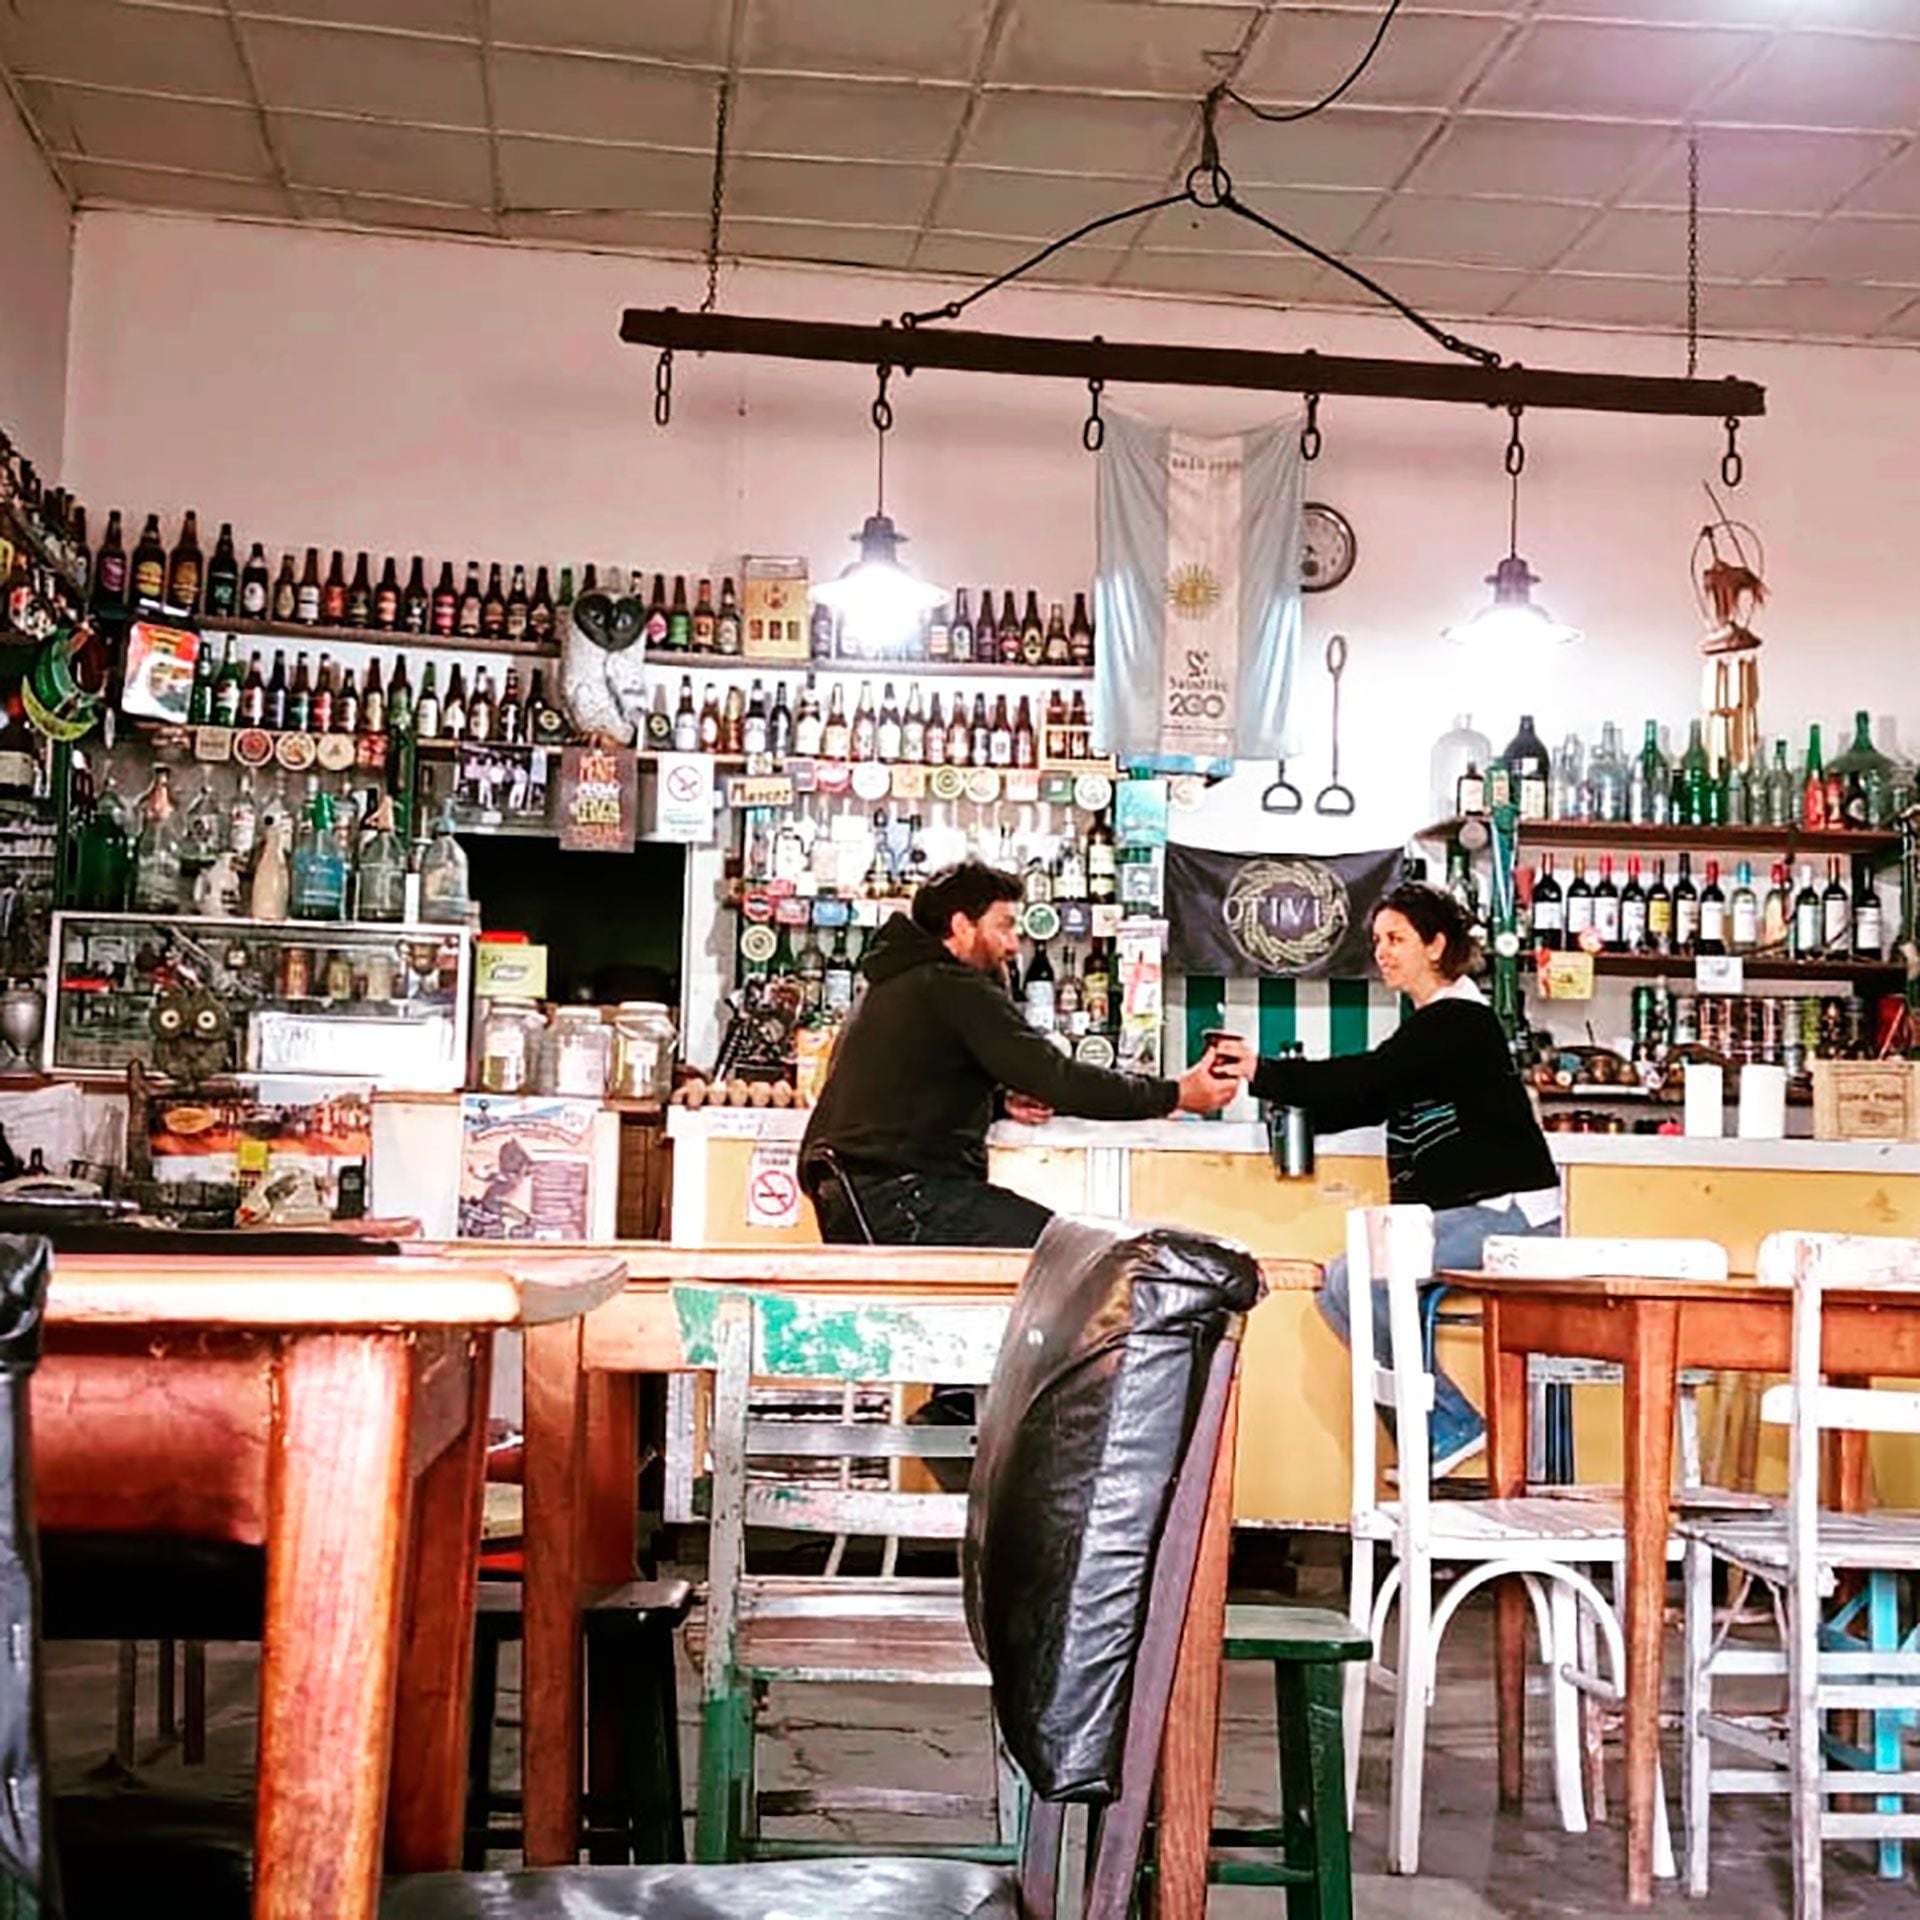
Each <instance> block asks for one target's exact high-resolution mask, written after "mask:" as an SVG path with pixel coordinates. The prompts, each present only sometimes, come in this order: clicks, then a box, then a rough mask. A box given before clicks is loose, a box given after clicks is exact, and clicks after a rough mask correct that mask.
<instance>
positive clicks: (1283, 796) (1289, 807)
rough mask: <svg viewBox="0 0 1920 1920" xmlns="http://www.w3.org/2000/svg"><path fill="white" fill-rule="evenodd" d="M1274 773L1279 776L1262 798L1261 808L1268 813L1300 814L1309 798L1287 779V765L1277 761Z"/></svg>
mask: <svg viewBox="0 0 1920 1920" xmlns="http://www.w3.org/2000/svg"><path fill="white" fill-rule="evenodd" d="M1273 764H1274V772H1275V774H1276V775H1278V778H1277V779H1275V780H1274V781H1273V782H1272V783H1271V784H1270V785H1269V786H1268V788H1267V790H1266V792H1265V793H1263V794H1262V795H1261V796H1260V805H1261V808H1262V809H1263V810H1264V811H1265V812H1267V813H1298V812H1299V811H1300V809H1301V808H1302V807H1304V806H1305V805H1306V804H1307V796H1306V795H1305V794H1304V793H1302V792H1301V791H1300V789H1299V788H1298V787H1296V786H1295V785H1294V784H1293V782H1292V781H1291V780H1289V779H1288V778H1287V763H1286V762H1285V761H1284V760H1276V761H1275V762H1274V763H1273Z"/></svg>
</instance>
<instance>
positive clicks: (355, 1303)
mask: <svg viewBox="0 0 1920 1920" xmlns="http://www.w3.org/2000/svg"><path fill="white" fill-rule="evenodd" d="M623 1277H624V1269H623V1267H622V1264H621V1262H619V1261H618V1260H617V1259H613V1258H611V1257H609V1256H607V1255H605V1254H600V1255H597V1256H585V1257H582V1256H575V1257H572V1258H558V1259H556V1258H553V1257H551V1256H545V1255H541V1254H537V1253H527V1254H522V1253H520V1252H518V1251H508V1250H506V1249H502V1248H494V1249H492V1250H491V1251H490V1256H489V1257H488V1258H486V1259H483V1260H472V1259H466V1258H462V1259H449V1258H444V1257H440V1256H437V1255H434V1254H431V1253H419V1254H408V1255H390V1256H386V1257H380V1256H375V1255H368V1254H361V1253H354V1252H345V1253H341V1254H334V1253H331V1252H329V1253H325V1254H316V1255H311V1256H302V1257H298V1258H284V1257H283V1258H248V1257H246V1256H245V1255H244V1254H241V1253H239V1252H237V1251H236V1253H235V1254H234V1255H232V1256H221V1257H197V1256H185V1255H165V1254H154V1255H147V1254H141V1255H100V1254H65V1255H61V1256H59V1257H58V1258H57V1259H56V1262H55V1268H54V1277H53V1285H52V1290H51V1292H50V1294H49V1297H48V1305H47V1334H46V1343H45V1350H44V1355H43V1358H42V1360H41V1362H40V1366H39V1369H38V1371H37V1372H36V1374H35V1376H34V1381H33V1401H32V1407H33V1445H34V1465H35V1478H36V1505H37V1513H38V1518H39V1522H40V1524H41V1526H42V1527H45V1528H49V1529H54V1528H70V1529H84V1530H92V1531H105V1532H145V1533H166V1534H175V1535H182V1536H187V1537H192V1538H198V1539H217V1540H229V1541H239V1542H242V1543H245V1544H250V1545H262V1546H264V1547H265V1549H266V1566H267V1591H266V1618H265V1622H264V1625H263V1630H262V1635H261V1657H260V1745H259V1767H258V1801H257V1807H256V1812H255V1823H254V1844H255V1860H254V1891H253V1911H254V1913H255V1915H256V1916H258V1917H259V1920H371V1916H372V1915H373V1914H374V1912H375V1910H376V1907H377V1905H378V1899H379V1882H380V1875H381V1854H382V1846H381V1841H382V1828H383V1822H384V1825H385V1834H386V1859H387V1863H388V1865H389V1866H390V1867H391V1868H393V1869H394V1870H396V1871H421V1870H426V1869H430V1868H445V1867H456V1866H458V1865H459V1862H460V1839H461V1823H462V1815H463V1807H464V1796H465V1776H466V1723H467V1700H468V1690H469V1686H470V1684H471V1683H470V1672H469V1670H470V1666H471V1660H472V1643H473V1592H474V1584H475V1579H476V1573H477V1561H478V1554H479V1540H480V1505H481V1499H482V1491H483V1485H484V1480H485V1472H486V1461H485V1455H486V1426H487V1388H488V1379H489V1367H490V1363H491V1358H492V1343H493V1333H494V1330H495V1329H496V1328H500V1327H513V1326H527V1327H535V1326H542V1325H552V1324H555V1323H564V1322H572V1321H576V1320H577V1318H578V1316H580V1315H582V1314H584V1313H586V1312H588V1311H590V1310H591V1309H592V1308H593V1307H595V1306H598V1305H599V1304H600V1303H601V1302H602V1301H605V1300H607V1299H609V1298H610V1297H612V1296H613V1295H614V1294H615V1293H616V1292H617V1291H618V1290H619V1287H620V1284H621V1281H622V1279H623ZM389 1772H391V1776H392V1794H391V1800H389V1794H388V1778H389ZM156 1891H157V1892H158V1891H159V1890H156ZM161 1904H163V1905H164V1904H165V1902H164V1897H162V1899H161Z"/></svg>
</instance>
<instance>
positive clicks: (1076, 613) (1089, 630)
mask: <svg viewBox="0 0 1920 1920" xmlns="http://www.w3.org/2000/svg"><path fill="white" fill-rule="evenodd" d="M1067 651H1068V654H1069V655H1070V656H1071V658H1072V661H1073V664H1074V665H1075V666H1076V667H1090V666H1092V665H1093V622H1092V621H1091V620H1089V619H1088V618H1087V596H1086V595H1085V594H1084V593H1076V594H1075V595H1074V596H1073V624H1072V625H1071V626H1069V627H1068V628H1067Z"/></svg>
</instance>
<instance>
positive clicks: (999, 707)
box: [987, 693, 1013, 767]
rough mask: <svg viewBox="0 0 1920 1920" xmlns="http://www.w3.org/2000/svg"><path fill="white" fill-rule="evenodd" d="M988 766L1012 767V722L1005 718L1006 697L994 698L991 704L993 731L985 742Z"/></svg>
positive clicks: (1002, 695) (1003, 695) (1001, 695)
mask: <svg viewBox="0 0 1920 1920" xmlns="http://www.w3.org/2000/svg"><path fill="white" fill-rule="evenodd" d="M987 751H988V761H987V764H988V765H989V766H994V767H1010V766H1012V765H1013V722H1012V721H1011V720H1010V719H1008V717H1007V696H1006V695H1005V694H1004V693H1003V694H1000V695H998V696H996V698H995V700H994V703H993V731H992V732H991V734H990V735H989V736H988V741H987Z"/></svg>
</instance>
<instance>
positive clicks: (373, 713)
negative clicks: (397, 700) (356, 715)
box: [360, 655, 387, 733]
mask: <svg viewBox="0 0 1920 1920" xmlns="http://www.w3.org/2000/svg"><path fill="white" fill-rule="evenodd" d="M386 730H387V690H386V688H385V687H383V686H382V685H381V684H380V661H379V657H378V656H377V655H376V656H375V657H374V658H373V659H372V660H370V661H369V662H368V663H367V684H366V686H365V688H364V689H363V690H362V692H361V695H360V731H361V732H362V733H385V732H386Z"/></svg>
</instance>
